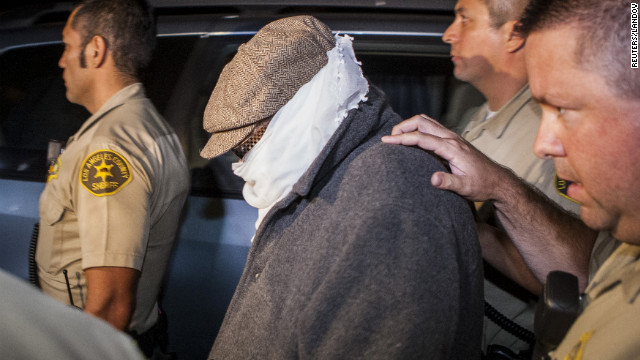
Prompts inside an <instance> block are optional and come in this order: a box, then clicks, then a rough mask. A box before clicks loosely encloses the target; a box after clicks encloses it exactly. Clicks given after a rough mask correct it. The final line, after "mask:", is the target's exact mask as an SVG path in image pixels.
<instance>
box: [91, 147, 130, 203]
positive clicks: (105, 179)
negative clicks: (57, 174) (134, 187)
mask: <svg viewBox="0 0 640 360" xmlns="http://www.w3.org/2000/svg"><path fill="white" fill-rule="evenodd" d="M130 169H131V167H130V166H129V163H128V162H127V160H126V159H125V158H124V157H123V156H122V155H120V154H118V153H117V152H115V151H112V150H98V151H96V152H94V153H92V154H91V155H89V156H87V158H86V159H84V161H83V162H82V168H81V169H80V183H81V184H82V186H84V187H85V189H87V190H89V192H90V193H92V194H93V195H95V196H106V195H113V194H115V193H116V192H118V191H119V190H120V189H122V188H123V187H125V185H127V184H128V183H129V182H130V181H131V170H130Z"/></svg>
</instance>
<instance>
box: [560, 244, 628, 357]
mask: <svg viewBox="0 0 640 360" xmlns="http://www.w3.org/2000/svg"><path fill="white" fill-rule="evenodd" d="M638 295H640V246H635V245H630V244H622V245H620V246H619V247H618V249H617V250H616V251H615V252H614V253H613V254H612V255H611V256H610V257H609V259H607V261H606V262H605V263H604V264H603V265H602V267H601V268H600V269H599V270H598V272H597V273H596V275H595V277H594V278H593V280H592V281H591V283H590V284H589V287H588V288H587V291H586V308H585V310H584V312H583V313H582V314H581V315H580V316H579V317H578V319H577V320H576V322H575V323H574V324H573V326H572V327H571V328H570V329H569V332H568V333H567V335H566V336H565V338H564V340H563V341H562V343H560V346H558V349H556V351H554V352H552V353H551V357H552V359H562V360H565V359H566V360H588V359H593V360H596V359H598V360H599V359H616V360H624V359H629V360H631V359H638V358H640V341H639V340H640V339H639V336H640V321H639V320H640V299H639V298H638Z"/></svg>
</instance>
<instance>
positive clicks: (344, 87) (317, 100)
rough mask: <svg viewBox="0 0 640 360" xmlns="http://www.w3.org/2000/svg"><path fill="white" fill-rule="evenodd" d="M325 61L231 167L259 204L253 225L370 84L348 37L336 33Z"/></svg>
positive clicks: (289, 185) (245, 193) (246, 192)
mask: <svg viewBox="0 0 640 360" xmlns="http://www.w3.org/2000/svg"><path fill="white" fill-rule="evenodd" d="M335 39H336V47H335V48H333V49H332V50H330V51H328V52H327V56H328V57H329V61H328V62H327V65H325V66H324V67H323V68H322V69H320V71H319V72H318V73H317V74H316V75H315V76H314V77H313V79H311V81H309V82H308V83H307V84H305V85H303V86H302V87H301V88H300V90H298V92H297V93H296V94H295V95H294V96H293V98H292V99H291V100H290V101H289V102H288V103H287V104H285V105H284V106H283V107H282V108H280V110H279V111H278V112H277V113H276V114H275V115H274V116H273V118H272V119H271V122H270V123H269V126H268V127H267V130H266V131H265V133H264V135H263V136H262V138H261V139H260V141H259V142H258V143H257V144H256V145H255V146H254V147H253V149H251V151H249V152H248V153H247V154H246V155H245V157H244V159H243V160H242V161H241V162H237V163H234V164H232V168H233V171H234V173H235V174H236V175H238V176H240V177H241V178H242V179H244V181H245V185H244V188H243V190H242V194H243V196H244V198H245V200H246V201H247V202H248V203H249V205H251V206H253V207H255V208H257V209H258V220H257V221H256V229H257V228H258V226H259V225H260V222H261V221H262V219H263V218H264V216H265V215H266V214H267V213H268V212H269V209H271V207H272V206H273V205H274V204H275V203H276V202H277V201H278V200H280V199H282V198H283V197H284V196H285V195H287V194H288V193H289V192H290V191H291V188H292V187H293V185H294V184H295V183H296V182H297V181H298V179H299V178H300V177H301V176H302V174H303V173H304V172H305V171H306V170H307V169H308V168H309V166H310V165H311V163H312V162H313V160H315V158H316V157H317V156H318V154H320V151H322V149H323V148H324V146H325V145H326V144H327V142H328V141H329V139H330V138H331V136H332V135H333V133H334V132H335V131H336V129H337V128H338V126H340V123H341V122H342V120H343V119H344V118H345V117H346V116H347V113H348V112H349V111H350V110H352V109H356V108H357V107H358V104H359V103H360V102H361V101H365V100H366V99H367V97H366V95H367V93H368V91H369V84H368V83H367V80H366V79H365V78H364V76H363V75H362V70H361V68H360V65H361V63H360V62H358V61H357V60H356V57H355V54H354V52H353V46H352V40H353V39H352V38H351V37H349V36H348V35H345V36H339V35H336V36H335Z"/></svg>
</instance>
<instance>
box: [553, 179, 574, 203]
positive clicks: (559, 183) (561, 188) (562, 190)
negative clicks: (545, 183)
mask: <svg viewBox="0 0 640 360" xmlns="http://www.w3.org/2000/svg"><path fill="white" fill-rule="evenodd" d="M553 176H554V180H555V185H556V191H557V192H558V194H560V196H562V197H564V198H567V199H569V200H571V201H573V202H574V203H578V202H577V201H575V200H573V199H572V198H571V197H570V196H569V195H567V190H569V185H571V183H572V182H571V181H569V180H564V179H560V178H559V177H558V174H554V175H553Z"/></svg>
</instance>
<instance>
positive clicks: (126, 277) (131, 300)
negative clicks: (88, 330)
mask: <svg viewBox="0 0 640 360" xmlns="http://www.w3.org/2000/svg"><path fill="white" fill-rule="evenodd" d="M85 274H86V277H87V288H88V294H87V303H86V305H85V307H84V311H85V312H87V313H90V314H93V315H95V316H97V317H99V318H102V319H104V320H105V321H107V322H108V323H110V324H111V325H113V327H115V328H116V329H119V330H122V331H127V329H128V326H129V322H130V321H131V316H132V315H133V310H134V309H135V306H136V290H137V288H138V279H139V278H140V272H139V271H138V270H135V269H131V268H125V267H106V266H105V267H94V268H89V269H86V270H85Z"/></svg>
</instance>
